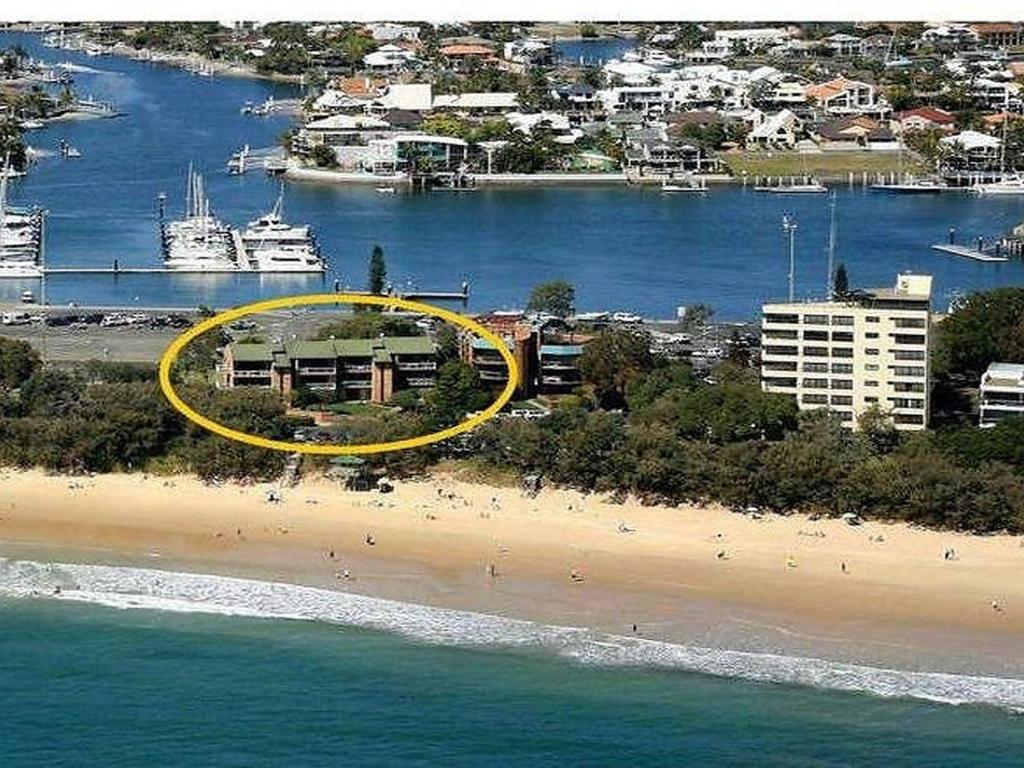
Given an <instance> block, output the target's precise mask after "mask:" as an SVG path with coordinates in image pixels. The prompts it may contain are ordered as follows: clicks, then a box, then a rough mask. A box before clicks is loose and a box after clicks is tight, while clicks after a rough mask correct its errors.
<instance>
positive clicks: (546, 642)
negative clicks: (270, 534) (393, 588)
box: [0, 558, 1024, 711]
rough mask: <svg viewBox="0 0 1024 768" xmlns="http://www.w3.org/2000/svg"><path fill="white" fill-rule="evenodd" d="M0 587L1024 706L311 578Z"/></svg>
mask: <svg viewBox="0 0 1024 768" xmlns="http://www.w3.org/2000/svg"><path fill="white" fill-rule="evenodd" d="M0 596H6V597H20V598H33V597H34V598H40V599H53V600H65V601H74V602H83V603H92V604H96V605H102V606H106V607H109V608H117V609H143V610H157V611H172V612H179V613H206V614H219V615H224V616H238V617H249V618H269V619H287V620H296V621H315V622H324V623H329V624H337V625H342V626H351V627H364V628H369V629H374V630H380V631H385V632H392V633H397V634H399V635H402V636H405V637H408V638H411V639H414V640H417V641H421V642H427V643H434V644H443V645H452V646H463V647H473V646H502V647H506V648H535V649H539V650H542V651H545V652H548V653H553V654H555V655H557V656H559V657H562V658H565V659H568V660H571V661H574V662H576V663H581V664H589V665H597V666H633V667H651V668H659V669H671V670H681V671H687V672H696V673H701V674H708V675H716V676H720V677H734V678H739V679H744V680H755V681H760V682H772V683H782V684H788V685H803V686H812V687H817V688H825V689H831V690H838V691H850V692H860V693H868V694H872V695H875V696H880V697H886V698H913V699H923V700H928V701H935V702H942V703H946V704H985V705H991V706H996V707H1002V708H1006V709H1012V710H1016V711H1024V680H1020V679H1016V678H999V677H982V676H973V675H960V674H949V673H943V672H919V671H904V670H897V669H883V668H878V667H870V666H864V665H857V664H846V663H839V662H833V661H828V660H825V659H817V658H808V657H799V656H785V655H779V654H769V653H751V652H746V651H734V650H726V649H718V648H706V647H699V646H690V645H678V644H673V643H667V642H660V641H654V640H644V639H640V638H633V637H621V636H617V635H611V634H606V633H600V632H595V631H592V630H588V629H582V628H577V627H558V626H551V625H545V624H538V623H534V622H530V621H522V620H517V619H509V618H503V617H499V616H491V615H487V614H481V613H474V612H470V611H457V610H450V609H444V608H434V607H430V606H424V605H415V604H411V603H402V602H397V601H394V600H384V599H380V598H372V597H364V596H362V595H352V594H348V593H345V592H338V591H334V590H328V589H319V588H315V587H306V586H299V585H295V584H286V583H281V582H270V581H257V580H253V579H241V578H231V577H226V576H214V575H208V574H198V573H181V572H174V571H162V570H155V569H148V568H130V567H114V566H103V565H78V564H70V563H41V562H34V561H28V560H13V559H7V558H0Z"/></svg>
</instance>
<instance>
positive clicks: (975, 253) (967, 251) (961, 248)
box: [932, 243, 1009, 262]
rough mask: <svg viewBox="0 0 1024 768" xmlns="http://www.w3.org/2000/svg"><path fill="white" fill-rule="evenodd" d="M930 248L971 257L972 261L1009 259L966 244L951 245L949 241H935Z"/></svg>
mask: <svg viewBox="0 0 1024 768" xmlns="http://www.w3.org/2000/svg"><path fill="white" fill-rule="evenodd" d="M932 250H934V251H941V252H942V253H950V254H952V255H954V256H962V257H963V258H965V259H972V260H973V261H984V262H1003V261H1009V259H1008V258H1007V257H1006V256H1001V255H999V254H995V253H986V252H985V251H983V250H979V249H978V248H970V247H968V246H966V245H951V244H949V243H937V244H935V245H933V246H932Z"/></svg>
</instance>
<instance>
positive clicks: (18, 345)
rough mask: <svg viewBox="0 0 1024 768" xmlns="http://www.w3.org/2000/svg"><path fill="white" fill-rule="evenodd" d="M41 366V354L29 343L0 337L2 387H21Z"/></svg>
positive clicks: (0, 378) (0, 383)
mask: <svg viewBox="0 0 1024 768" xmlns="http://www.w3.org/2000/svg"><path fill="white" fill-rule="evenodd" d="M40 364H41V360H40V357H39V353H38V352H37V351H36V349H35V347H33V346H32V345H31V344H29V343H28V342H27V341H21V340H20V339H8V338H7V337H5V336H0V387H4V388H8V389H14V388H16V387H20V386H21V385H22V384H23V383H24V382H25V381H26V380H27V379H28V378H29V377H30V376H31V375H32V374H33V373H35V372H36V371H37V370H38V369H39V366H40Z"/></svg>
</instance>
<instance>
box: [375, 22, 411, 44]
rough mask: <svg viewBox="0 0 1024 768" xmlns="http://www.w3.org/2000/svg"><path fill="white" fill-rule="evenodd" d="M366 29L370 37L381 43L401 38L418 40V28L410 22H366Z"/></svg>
mask: <svg viewBox="0 0 1024 768" xmlns="http://www.w3.org/2000/svg"><path fill="white" fill-rule="evenodd" d="M367 30H368V31H369V32H370V37H372V38H373V39H374V40H378V41H380V42H383V43H394V42H398V41H401V40H404V41H407V42H419V39H420V28H419V27H416V26H413V25H412V24H395V23H393V22H383V23H377V24H368V25H367Z"/></svg>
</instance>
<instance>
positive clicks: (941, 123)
mask: <svg viewBox="0 0 1024 768" xmlns="http://www.w3.org/2000/svg"><path fill="white" fill-rule="evenodd" d="M890 127H891V128H892V129H893V131H894V132H896V133H899V134H903V133H906V132H907V131H928V130H939V131H943V132H946V133H949V132H950V131H953V130H955V128H956V117H955V116H954V115H953V114H952V113H950V112H947V111H946V110H944V109H939V108H938V107H915V108H914V109H905V110H903V111H902V112H897V113H896V114H894V115H893V116H892V120H891V122H890Z"/></svg>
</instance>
